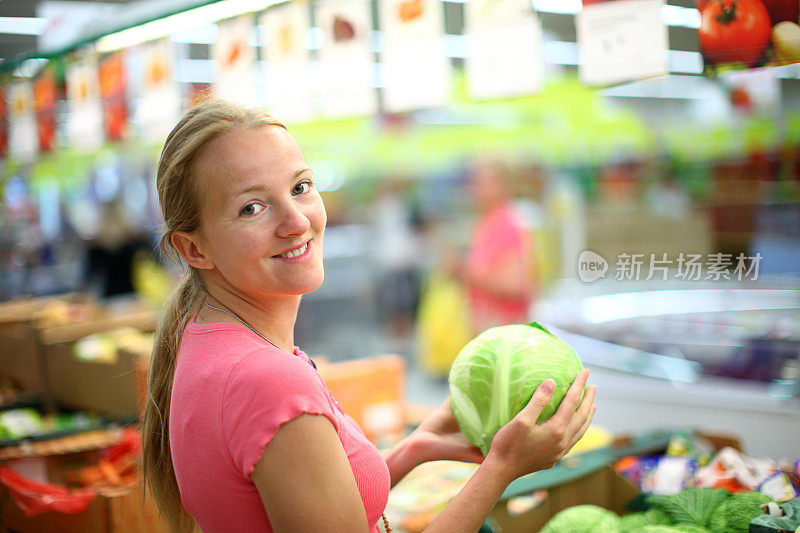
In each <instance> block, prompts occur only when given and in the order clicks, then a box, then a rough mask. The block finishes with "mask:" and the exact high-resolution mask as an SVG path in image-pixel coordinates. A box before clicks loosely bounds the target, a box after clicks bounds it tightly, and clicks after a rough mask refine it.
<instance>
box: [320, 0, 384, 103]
mask: <svg viewBox="0 0 800 533" xmlns="http://www.w3.org/2000/svg"><path fill="white" fill-rule="evenodd" d="M316 25H317V26H318V27H319V28H321V29H322V33H321V35H322V42H321V43H320V49H319V61H320V63H319V82H318V86H319V90H320V103H321V109H322V114H323V116H325V117H326V118H335V117H344V116H353V115H371V114H373V113H375V111H377V109H378V98H377V92H376V89H375V77H374V69H375V61H374V55H373V52H372V50H371V48H370V34H371V31H372V11H371V7H370V2H369V0H326V1H322V2H318V3H317V4H316Z"/></svg>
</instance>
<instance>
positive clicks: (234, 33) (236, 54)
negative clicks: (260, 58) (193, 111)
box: [211, 15, 256, 106]
mask: <svg viewBox="0 0 800 533" xmlns="http://www.w3.org/2000/svg"><path fill="white" fill-rule="evenodd" d="M254 26H255V24H254V17H253V15H242V16H240V17H236V18H232V19H228V20H224V21H222V22H220V23H219V34H218V35H217V40H216V41H215V42H214V44H213V45H212V46H211V56H212V57H213V58H214V63H215V65H216V78H215V81H214V93H215V96H217V97H219V98H223V99H225V100H230V101H231V102H235V103H237V104H241V105H244V106H252V105H253V104H254V103H255V72H254V69H255V60H256V55H255V50H254V48H253V46H252V45H251V44H250V37H251V36H252V35H253V32H254V31H255V30H254Z"/></svg>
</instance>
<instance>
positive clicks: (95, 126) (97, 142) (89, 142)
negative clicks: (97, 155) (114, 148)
mask: <svg viewBox="0 0 800 533" xmlns="http://www.w3.org/2000/svg"><path fill="white" fill-rule="evenodd" d="M67 102H68V109H69V116H68V118H67V132H68V136H69V143H70V145H71V146H72V147H73V148H74V149H75V150H77V151H79V152H93V151H95V150H96V149H98V148H99V147H100V146H102V144H103V108H102V104H101V102H100V82H99V79H98V75H97V59H96V58H95V57H94V55H91V54H85V55H84V56H83V57H80V58H78V59H77V60H76V61H74V62H73V63H72V64H70V65H69V66H68V67H67Z"/></svg>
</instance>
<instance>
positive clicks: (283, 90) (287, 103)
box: [260, 2, 315, 122]
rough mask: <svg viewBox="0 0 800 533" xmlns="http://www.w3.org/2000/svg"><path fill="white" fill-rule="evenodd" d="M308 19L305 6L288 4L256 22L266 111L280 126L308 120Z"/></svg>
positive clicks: (312, 85) (310, 109)
mask: <svg viewBox="0 0 800 533" xmlns="http://www.w3.org/2000/svg"><path fill="white" fill-rule="evenodd" d="M309 17H310V13H309V10H308V3H307V2H288V3H285V4H282V5H279V6H275V7H273V8H271V9H268V10H267V11H266V13H264V15H263V16H262V17H261V20H260V22H261V24H260V26H261V29H262V32H263V33H262V38H261V42H262V44H263V47H264V48H263V52H264V53H263V56H262V57H264V58H265V59H266V66H265V78H266V101H267V110H268V112H269V113H270V114H272V115H274V116H275V117H276V118H278V119H279V120H281V121H282V122H298V121H303V120H308V119H310V118H311V117H312V110H313V108H312V101H313V97H312V90H313V87H314V86H315V84H314V83H313V82H312V80H311V60H310V56H309V51H308V47H307V46H306V36H307V35H308V28H309V22H310V21H309Z"/></svg>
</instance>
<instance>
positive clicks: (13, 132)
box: [8, 81, 39, 162]
mask: <svg viewBox="0 0 800 533" xmlns="http://www.w3.org/2000/svg"><path fill="white" fill-rule="evenodd" d="M8 104H9V106H8V153H9V155H11V156H12V157H15V158H17V159H19V160H20V161H26V162H30V161H33V160H34V159H35V158H36V153H37V152H38V149H39V135H38V133H37V128H36V109H35V104H34V99H33V83H31V82H30V81H18V82H15V83H12V84H11V85H9V86H8Z"/></svg>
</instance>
